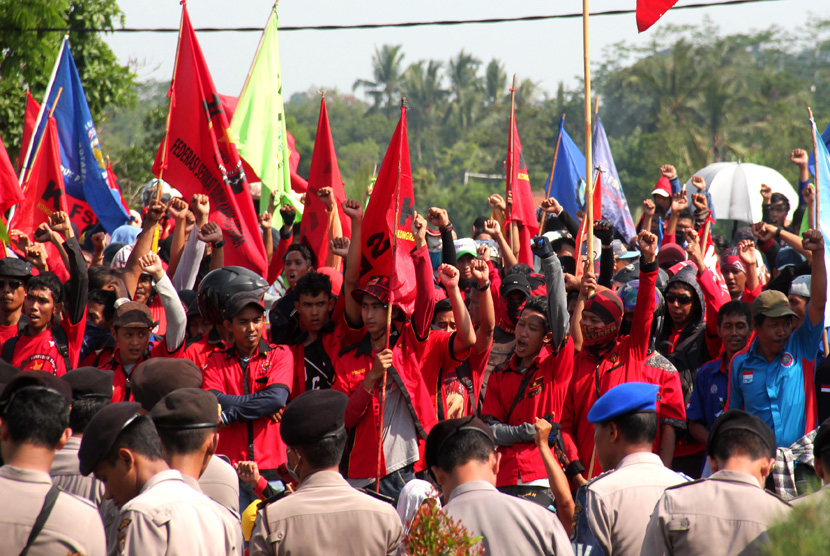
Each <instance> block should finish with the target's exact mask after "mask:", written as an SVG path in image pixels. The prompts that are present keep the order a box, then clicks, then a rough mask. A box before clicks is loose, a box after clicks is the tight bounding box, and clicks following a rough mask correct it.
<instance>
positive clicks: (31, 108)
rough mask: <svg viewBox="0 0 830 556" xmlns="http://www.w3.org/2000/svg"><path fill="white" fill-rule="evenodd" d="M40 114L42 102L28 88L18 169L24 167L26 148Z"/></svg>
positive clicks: (30, 140)
mask: <svg viewBox="0 0 830 556" xmlns="http://www.w3.org/2000/svg"><path fill="white" fill-rule="evenodd" d="M38 114H40V103H39V102H38V101H36V100H35V97H33V96H32V92H31V91H30V90H29V89H26V116H25V118H24V119H23V141H22V142H21V143H20V145H21V147H20V154H19V155H18V158H17V171H18V172H19V171H20V170H21V169H22V168H23V159H24V158H25V157H26V151H25V149H26V148H27V147H28V146H29V144H30V143H31V142H32V134H33V133H34V132H35V127H37V115H38Z"/></svg>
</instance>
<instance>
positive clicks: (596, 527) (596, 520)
mask: <svg viewBox="0 0 830 556" xmlns="http://www.w3.org/2000/svg"><path fill="white" fill-rule="evenodd" d="M580 488H581V489H582V488H585V486H582V487H580ZM585 490H586V496H585V521H587V522H588V523H587V525H588V526H587V527H584V528H583V533H584V537H583V538H582V544H583V545H587V546H586V548H587V547H588V546H592V547H595V548H596V549H598V553H599V554H612V553H613V551H612V548H613V546H612V544H611V526H610V525H611V517H610V516H609V515H608V508H607V507H606V506H605V503H604V502H603V501H602V498H600V497H599V496H597V495H596V493H595V492H593V491H592V490H590V489H588V488H585ZM577 535H579V531H577ZM576 542H577V543H579V542H580V539H579V536H577V539H576ZM592 553H593V552H592ZM583 554H584V552H583Z"/></svg>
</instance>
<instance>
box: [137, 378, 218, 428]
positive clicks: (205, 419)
mask: <svg viewBox="0 0 830 556" xmlns="http://www.w3.org/2000/svg"><path fill="white" fill-rule="evenodd" d="M150 418H151V419H152V420H153V423H154V424H155V425H156V428H158V429H173V430H186V429H207V428H214V427H218V426H219V402H217V401H216V396H214V395H213V394H211V393H210V392H208V391H207V390H202V389H201V388H179V389H178V390H176V391H174V392H170V393H169V394H167V395H166V396H164V397H163V398H162V399H161V400H160V401H159V403H157V404H156V405H155V407H154V408H153V409H152V411H150Z"/></svg>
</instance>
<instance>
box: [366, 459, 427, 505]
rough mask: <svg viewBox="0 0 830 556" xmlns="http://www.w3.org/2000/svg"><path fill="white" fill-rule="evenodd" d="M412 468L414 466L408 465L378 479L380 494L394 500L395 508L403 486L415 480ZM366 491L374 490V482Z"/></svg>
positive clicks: (412, 464)
mask: <svg viewBox="0 0 830 556" xmlns="http://www.w3.org/2000/svg"><path fill="white" fill-rule="evenodd" d="M414 467H415V464H414V463H410V464H409V465H407V466H404V467H401V468H400V469H398V470H397V471H393V472H391V473H390V474H388V475H386V476H385V477H381V478H380V493H381V494H383V495H384V496H388V497H389V498H391V499H392V500H394V501H395V503H394V505H395V506H397V504H398V498H400V496H401V491H402V490H403V487H404V485H405V484H406V483H408V482H409V481H411V480H412V479H414V478H415V473H414V472H413V469H414ZM366 489H367V490H375V483H374V481H372V484H370V485H369V486H367V487H366Z"/></svg>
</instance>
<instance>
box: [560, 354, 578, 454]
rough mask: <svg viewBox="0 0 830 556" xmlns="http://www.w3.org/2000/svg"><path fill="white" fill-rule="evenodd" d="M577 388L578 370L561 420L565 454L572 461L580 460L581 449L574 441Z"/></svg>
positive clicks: (570, 386)
mask: <svg viewBox="0 0 830 556" xmlns="http://www.w3.org/2000/svg"><path fill="white" fill-rule="evenodd" d="M575 390H576V371H575V370H574V375H573V376H572V377H571V382H570V384H569V385H568V393H567V394H566V395H565V403H564V404H563V406H562V418H561V419H560V420H559V424H560V426H561V427H562V428H561V434H562V444H563V445H564V446H565V456H567V458H568V459H569V460H570V461H571V462H578V461H579V449H578V448H577V447H576V442H575V441H574V396H575Z"/></svg>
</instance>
